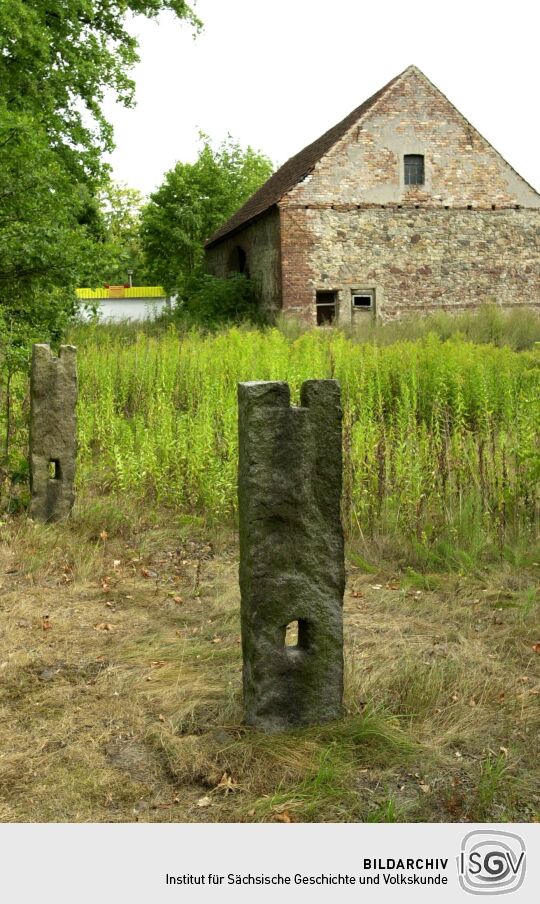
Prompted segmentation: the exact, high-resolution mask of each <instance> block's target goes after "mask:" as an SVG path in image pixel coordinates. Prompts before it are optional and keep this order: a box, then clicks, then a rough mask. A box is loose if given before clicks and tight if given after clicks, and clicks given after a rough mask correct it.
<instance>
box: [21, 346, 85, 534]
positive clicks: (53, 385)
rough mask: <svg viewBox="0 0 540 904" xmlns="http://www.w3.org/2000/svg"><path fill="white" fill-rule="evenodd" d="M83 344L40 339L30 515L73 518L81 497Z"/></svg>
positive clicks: (33, 386) (35, 358)
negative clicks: (54, 346)
mask: <svg viewBox="0 0 540 904" xmlns="http://www.w3.org/2000/svg"><path fill="white" fill-rule="evenodd" d="M76 404H77V350H76V348H75V347H74V346H73V345H62V346H61V348H60V356H59V357H58V358H56V357H55V356H54V355H52V354H51V350H50V348H49V346H48V345H45V344H38V345H34V347H33V349H32V367H31V371H30V490H31V500H30V517H31V518H34V519H35V520H36V521H59V520H60V519H62V518H67V516H68V515H69V513H70V512H71V509H72V507H73V502H74V500H75V492H74V486H73V485H74V479H75V456H76V451H77V418H76V414H75V406H76Z"/></svg>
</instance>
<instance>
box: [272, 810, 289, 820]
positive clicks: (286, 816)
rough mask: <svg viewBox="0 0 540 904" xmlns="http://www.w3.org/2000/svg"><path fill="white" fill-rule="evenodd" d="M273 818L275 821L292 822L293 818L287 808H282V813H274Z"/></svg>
mask: <svg viewBox="0 0 540 904" xmlns="http://www.w3.org/2000/svg"><path fill="white" fill-rule="evenodd" d="M275 820H276V822H294V819H293V818H292V816H291V814H290V813H289V811H288V810H283V812H282V813H276V816H275Z"/></svg>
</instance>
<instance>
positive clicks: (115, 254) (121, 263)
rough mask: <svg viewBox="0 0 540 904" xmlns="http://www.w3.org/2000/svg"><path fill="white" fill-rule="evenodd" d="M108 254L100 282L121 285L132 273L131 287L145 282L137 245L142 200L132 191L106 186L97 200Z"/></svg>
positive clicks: (142, 264) (143, 261) (119, 185)
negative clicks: (129, 272)
mask: <svg viewBox="0 0 540 904" xmlns="http://www.w3.org/2000/svg"><path fill="white" fill-rule="evenodd" d="M99 201H100V207H101V211H102V214H103V220H104V223H105V230H106V240H107V244H108V250H109V252H110V254H109V259H108V261H107V263H106V265H105V268H104V270H103V276H102V281H103V282H108V283H114V284H122V283H124V282H126V280H127V279H128V271H131V272H132V275H133V285H138V286H140V285H144V284H145V282H147V275H146V264H145V260H144V255H143V249H142V242H141V209H142V206H143V204H144V196H143V194H142V193H141V192H140V191H138V189H136V188H130V187H129V186H127V185H123V184H120V183H117V182H112V181H111V182H109V183H108V185H107V186H106V187H105V188H104V189H103V190H102V191H101V193H100V196H99Z"/></svg>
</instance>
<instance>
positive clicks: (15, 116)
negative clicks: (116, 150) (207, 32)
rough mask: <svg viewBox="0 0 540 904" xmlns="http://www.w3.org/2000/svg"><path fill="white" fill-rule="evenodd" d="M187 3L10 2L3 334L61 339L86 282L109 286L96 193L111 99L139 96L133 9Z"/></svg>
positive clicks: (2, 145) (1, 186)
mask: <svg viewBox="0 0 540 904" xmlns="http://www.w3.org/2000/svg"><path fill="white" fill-rule="evenodd" d="M162 10H171V11H172V12H174V13H176V15H177V16H179V17H180V18H183V19H187V20H188V21H190V22H191V24H192V26H193V27H195V28H197V27H198V25H199V22H198V20H197V19H196V17H195V16H194V14H193V13H192V11H191V9H190V7H189V6H188V5H187V4H186V3H185V2H183V0H30V2H29V0H9V2H2V3H1V4H0V322H1V323H2V324H3V327H2V335H4V337H5V336H6V335H9V336H11V337H15V336H16V335H18V336H19V337H20V338H21V341H22V337H23V336H24V335H27V334H30V333H33V334H39V335H40V336H41V338H43V339H45V338H49V337H54V336H55V335H56V334H57V333H58V332H59V331H61V329H62V323H63V322H64V321H65V319H66V316H67V315H69V313H70V310H71V308H72V306H73V303H74V295H73V288H74V286H75V285H76V284H77V282H79V283H80V282H90V283H92V282H99V281H100V278H101V273H102V272H103V269H104V267H105V268H106V267H107V266H108V259H109V257H110V255H111V252H113V253H114V249H111V248H109V247H108V243H107V228H106V225H107V224H106V223H104V221H103V217H102V216H101V214H100V210H99V204H98V200H97V195H98V193H99V190H100V188H101V187H102V185H103V184H104V182H105V181H106V179H107V178H108V175H107V166H106V165H105V164H104V163H103V156H102V155H103V152H104V151H108V150H111V149H112V147H113V140H112V129H111V126H110V124H109V123H108V122H107V121H106V119H105V117H104V115H103V111H102V102H103V97H104V93H105V91H106V90H111V91H112V92H113V93H114V94H115V95H116V97H117V98H118V99H119V100H120V101H121V102H123V103H124V104H127V105H129V104H131V103H132V101H133V90H134V84H133V81H132V80H131V79H130V77H129V70H130V68H131V67H132V65H133V64H134V63H135V62H136V60H137V42H136V39H135V38H134V37H133V36H132V35H131V34H130V33H129V32H128V30H127V27H126V23H127V21H128V18H129V15H130V14H135V15H143V16H147V17H148V16H149V17H155V16H157V15H158V13H159V12H161V11H162Z"/></svg>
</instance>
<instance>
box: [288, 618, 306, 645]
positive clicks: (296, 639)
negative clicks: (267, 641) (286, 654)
mask: <svg viewBox="0 0 540 904" xmlns="http://www.w3.org/2000/svg"><path fill="white" fill-rule="evenodd" d="M283 645H284V647H285V648H286V649H289V650H291V649H292V650H307V648H308V646H309V624H308V622H307V621H306V619H305V618H299V619H298V620H297V621H292V622H290V624H288V625H285V627H284V628H283Z"/></svg>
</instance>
